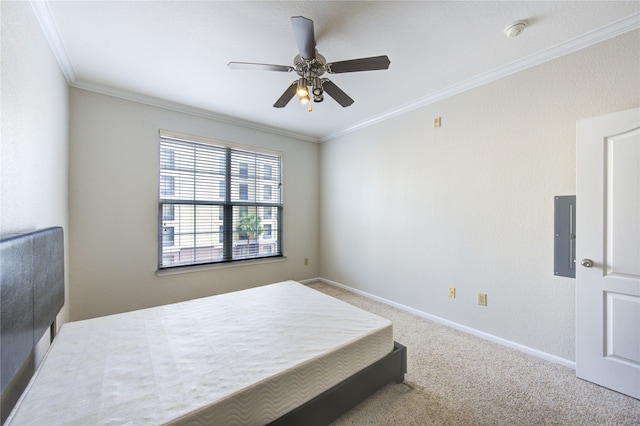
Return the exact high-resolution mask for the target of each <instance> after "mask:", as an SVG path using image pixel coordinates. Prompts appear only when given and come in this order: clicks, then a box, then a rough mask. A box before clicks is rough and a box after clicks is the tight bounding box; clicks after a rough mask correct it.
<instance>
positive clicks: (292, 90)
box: [273, 81, 298, 108]
mask: <svg viewBox="0 0 640 426" xmlns="http://www.w3.org/2000/svg"><path fill="white" fill-rule="evenodd" d="M297 90H298V82H297V81H294V82H293V83H292V84H291V86H289V87H288V88H287V90H285V91H284V93H283V94H282V96H280V99H278V100H277V101H276V103H275V104H273V106H274V107H275V108H284V107H285V106H287V104H288V103H289V101H290V100H291V98H293V96H294V95H295V94H296V91H297Z"/></svg>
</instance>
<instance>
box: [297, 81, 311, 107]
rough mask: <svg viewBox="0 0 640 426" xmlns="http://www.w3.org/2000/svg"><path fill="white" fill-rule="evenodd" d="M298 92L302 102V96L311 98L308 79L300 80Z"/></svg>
mask: <svg viewBox="0 0 640 426" xmlns="http://www.w3.org/2000/svg"><path fill="white" fill-rule="evenodd" d="M296 94H297V95H298V96H300V102H302V98H304V97H305V96H306V97H307V99H308V98H309V89H308V88H307V81H306V80H305V79H304V78H301V79H300V80H298V90H297V91H296Z"/></svg>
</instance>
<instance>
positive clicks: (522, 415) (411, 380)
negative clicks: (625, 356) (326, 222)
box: [309, 283, 640, 426]
mask: <svg viewBox="0 0 640 426" xmlns="http://www.w3.org/2000/svg"><path fill="white" fill-rule="evenodd" d="M309 286H310V287H312V288H315V289H316V290H320V291H322V292H324V293H327V294H329V295H331V296H334V297H336V298H338V299H341V300H344V301H346V302H348V303H351V304H352V305H355V306H358V307H360V308H363V309H366V310H367V311H370V312H373V313H375V314H378V315H380V316H382V317H385V318H388V319H390V320H391V321H393V327H394V338H395V340H396V341H398V342H400V343H402V344H403V345H405V346H407V350H408V352H407V353H408V362H407V363H408V367H407V368H408V372H407V375H406V376H405V382H404V383H402V384H390V385H387V386H386V387H385V388H383V389H381V390H380V391H378V392H377V393H376V394H375V395H373V396H372V397H370V398H369V399H367V400H366V401H364V402H363V403H362V404H360V405H359V406H357V407H356V408H354V409H353V410H351V411H350V412H349V413H347V414H346V415H344V416H343V417H341V418H340V419H338V420H337V421H336V422H334V425H335V426H345V425H581V426H582V425H640V400H637V399H634V398H630V397H627V396H624V395H622V394H619V393H617V392H613V391H611V390H608V389H605V388H603V387H600V386H597V385H594V384H592V383H589V382H585V381H583V380H580V379H577V378H576V376H575V371H574V370H571V369H569V368H566V367H563V366H560V365H557V364H554V363H552V362H548V361H545V360H542V359H539V358H536V357H533V356H530V355H527V354H524V353H521V352H519V351H516V350H513V349H509V348H506V347H504V346H501V345H498V344H496V343H493V342H489V341H486V340H483V339H480V338H477V337H475V336H472V335H469V334H466V333H463V332H460V331H457V330H454V329H451V328H448V327H445V326H443V325H440V324H436V323H433V322H431V321H428V320H425V319H423V318H420V317H417V316H415V315H412V314H409V313H407V312H404V311H401V310H399V309H396V308H393V307H390V306H387V305H385V304H383V303H379V302H376V301H373V300H369V299H367V298H365V297H362V296H359V295H357V294H354V293H351V292H348V291H345V290H343V289H340V288H336V287H333V286H330V285H327V284H324V283H313V284H310V285H309Z"/></svg>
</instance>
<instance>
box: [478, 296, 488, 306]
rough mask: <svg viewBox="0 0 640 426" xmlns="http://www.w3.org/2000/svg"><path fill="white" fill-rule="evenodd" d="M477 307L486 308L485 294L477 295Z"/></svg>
mask: <svg viewBox="0 0 640 426" xmlns="http://www.w3.org/2000/svg"><path fill="white" fill-rule="evenodd" d="M478 305H481V306H487V293H478Z"/></svg>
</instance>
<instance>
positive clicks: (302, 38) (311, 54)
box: [291, 16, 316, 60]
mask: <svg viewBox="0 0 640 426" xmlns="http://www.w3.org/2000/svg"><path fill="white" fill-rule="evenodd" d="M291 25H293V35H294V36H295V37H296V42H297V43H298V50H299V51H300V56H302V59H309V60H311V59H315V58H316V39H315V35H314V32H313V21H312V20H311V19H308V18H305V17H304V16H292V17H291Z"/></svg>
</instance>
